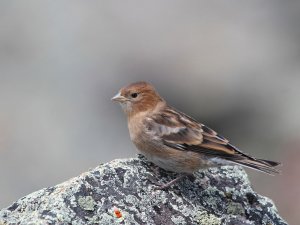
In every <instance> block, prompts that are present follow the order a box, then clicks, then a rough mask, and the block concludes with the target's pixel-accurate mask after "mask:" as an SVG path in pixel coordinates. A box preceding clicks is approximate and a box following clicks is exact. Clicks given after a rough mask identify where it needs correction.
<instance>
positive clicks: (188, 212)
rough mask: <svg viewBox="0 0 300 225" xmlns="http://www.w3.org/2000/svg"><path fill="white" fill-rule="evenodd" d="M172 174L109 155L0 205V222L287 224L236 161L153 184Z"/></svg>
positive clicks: (138, 162)
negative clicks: (165, 184) (109, 158)
mask: <svg viewBox="0 0 300 225" xmlns="http://www.w3.org/2000/svg"><path fill="white" fill-rule="evenodd" d="M175 177H176V174H174V173H171V172H166V171H164V170H162V169H157V167H156V166H154V165H153V164H151V163H149V162H147V161H146V160H145V159H144V158H143V157H139V158H133V159H118V160H113V161H111V162H109V163H106V164H103V165H100V166H98V167H96V168H95V169H93V170H90V171H88V172H86V173H83V174H81V175H80V176H78V177H75V178H72V179H70V180H68V181H66V182H64V183H62V184H59V185H56V186H54V187H49V188H45V189H42V190H39V191H37V192H34V193H32V194H29V195H27V196H25V197H23V198H21V199H20V200H18V201H16V202H14V203H13V204H12V205H11V206H9V207H8V208H5V209H2V210H1V211H0V224H1V225H2V224H26V225H28V224H35V225H36V224H74V225H76V224H104V225H106V224H109V225H113V224H147V225H148V224H164V225H169V224H170V225H171V224H193V225H194V224H202V225H219V224H228V225H229V224H232V225H250V224H264V225H271V224H276V225H279V224H280V225H283V224H287V223H286V222H285V221H284V220H283V219H282V218H281V217H280V216H279V214H278V212H277V210H276V208H275V206H274V204H273V202H272V201H271V200H270V199H268V198H266V197H263V196H261V195H259V194H257V193H256V192H254V191H253V190H252V188H251V186H250V183H249V181H248V178H247V175H246V173H245V171H244V170H243V169H242V168H240V167H238V166H224V167H221V168H213V169H208V170H205V171H202V172H197V173H196V174H195V175H194V176H193V177H186V178H184V179H182V180H181V181H179V182H178V183H176V184H175V185H173V186H172V187H170V188H169V189H168V190H155V189H154V188H155V186H156V185H155V184H154V183H155V182H167V181H170V180H171V179H173V178H175Z"/></svg>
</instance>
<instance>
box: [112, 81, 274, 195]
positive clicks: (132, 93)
mask: <svg viewBox="0 0 300 225" xmlns="http://www.w3.org/2000/svg"><path fill="white" fill-rule="evenodd" d="M112 100H113V101H117V102H119V103H120V104H121V106H122V109H123V110H124V112H125V114H126V115H127V119H128V128H129V133H130V138H131V140H132V141H133V143H134V144H135V146H136V147H137V148H138V150H139V151H140V152H141V154H142V155H144V156H145V157H146V158H147V159H148V160H149V161H151V162H153V163H154V164H156V165H157V166H159V167H161V168H163V169H165V170H168V171H173V172H177V173H180V174H181V176H179V177H177V178H176V179H174V180H172V181H170V182H169V183H167V184H165V185H162V186H160V188H159V189H164V188H167V187H169V186H170V185H172V184H174V183H175V182H176V181H177V180H179V179H181V178H182V177H183V176H185V175H187V174H192V173H193V172H196V171H198V170H199V169H205V168H209V167H219V166H224V165H232V164H238V165H242V166H245V167H249V168H252V169H255V170H258V171H262V172H265V173H267V174H276V173H279V171H278V170H277V169H275V168H274V167H275V166H277V165H279V163H278V162H273V161H269V160H264V159H257V158H254V157H252V156H250V155H248V154H245V153H243V152H242V151H240V150H239V149H238V148H236V147H235V146H233V145H232V144H230V143H229V141H228V140H227V139H226V138H224V137H222V136H221V135H219V134H218V133H217V132H215V131H214V130H212V129H210V128H209V127H207V126H205V125H203V124H202V123H199V122H197V121H196V120H195V119H193V118H191V117H190V116H187V115H186V114H184V113H182V112H179V111H178V110H176V109H174V108H173V107H171V106H169V105H168V104H167V103H166V101H165V100H164V99H163V98H161V97H160V96H159V94H158V93H157V92H156V90H155V89H154V87H153V86H152V85H151V84H149V83H146V82H137V83H133V84H130V85H129V86H126V87H123V88H122V89H121V90H120V91H119V93H118V94H117V95H115V96H114V97H113V98H112Z"/></svg>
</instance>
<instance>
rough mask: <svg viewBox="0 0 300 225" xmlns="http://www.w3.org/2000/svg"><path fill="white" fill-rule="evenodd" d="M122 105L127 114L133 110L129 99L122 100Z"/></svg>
mask: <svg viewBox="0 0 300 225" xmlns="http://www.w3.org/2000/svg"><path fill="white" fill-rule="evenodd" d="M120 105H121V107H122V109H123V111H124V112H125V113H126V114H128V113H130V112H131V110H132V106H131V102H128V101H126V102H120Z"/></svg>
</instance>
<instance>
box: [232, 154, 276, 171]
mask: <svg viewBox="0 0 300 225" xmlns="http://www.w3.org/2000/svg"><path fill="white" fill-rule="evenodd" d="M234 163H236V164H240V165H242V166H245V167H249V168H251V169H254V170H258V171H261V172H264V173H267V174H270V175H275V174H279V173H280V170H278V169H276V168H275V167H276V166H278V165H281V163H279V162H274V161H270V160H265V159H253V158H244V159H240V160H236V161H234Z"/></svg>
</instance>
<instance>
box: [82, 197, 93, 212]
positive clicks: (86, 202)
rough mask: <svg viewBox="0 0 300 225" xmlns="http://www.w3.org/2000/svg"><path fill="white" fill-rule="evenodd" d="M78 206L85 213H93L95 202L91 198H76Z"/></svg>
mask: <svg viewBox="0 0 300 225" xmlns="http://www.w3.org/2000/svg"><path fill="white" fill-rule="evenodd" d="M78 204H79V206H80V207H81V208H82V209H84V210H87V211H94V209H95V205H96V202H95V201H94V199H93V197H92V196H84V197H79V198H78Z"/></svg>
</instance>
